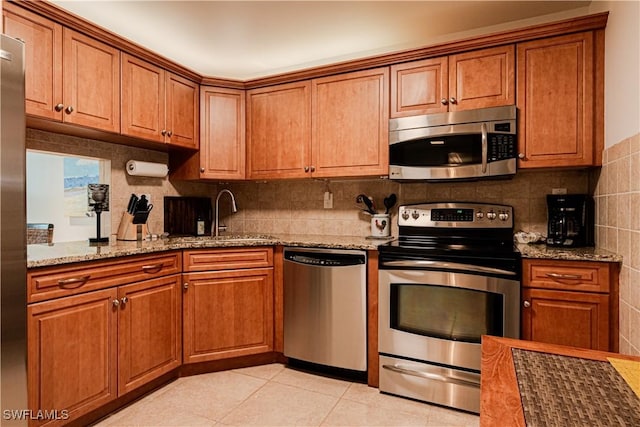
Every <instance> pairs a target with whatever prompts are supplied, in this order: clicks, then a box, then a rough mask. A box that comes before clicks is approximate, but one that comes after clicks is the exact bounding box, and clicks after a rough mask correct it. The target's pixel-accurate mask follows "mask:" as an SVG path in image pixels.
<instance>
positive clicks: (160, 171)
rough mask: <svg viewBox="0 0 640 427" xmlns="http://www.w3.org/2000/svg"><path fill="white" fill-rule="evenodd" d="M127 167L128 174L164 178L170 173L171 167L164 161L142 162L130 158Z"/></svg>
mask: <svg viewBox="0 0 640 427" xmlns="http://www.w3.org/2000/svg"><path fill="white" fill-rule="evenodd" d="M125 169H126V171H127V174H128V175H131V176H146V177H151V178H164V177H165V176H167V174H168V173H169V168H168V167H167V165H166V164H164V163H151V162H142V161H139V160H129V161H128V162H127V164H126V166H125Z"/></svg>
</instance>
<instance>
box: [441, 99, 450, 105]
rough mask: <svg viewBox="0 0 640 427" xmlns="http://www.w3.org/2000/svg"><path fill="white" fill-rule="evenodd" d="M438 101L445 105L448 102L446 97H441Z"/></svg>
mask: <svg viewBox="0 0 640 427" xmlns="http://www.w3.org/2000/svg"><path fill="white" fill-rule="evenodd" d="M440 103H441V104H442V105H447V104H448V103H449V101H447V98H442V99H441V100H440Z"/></svg>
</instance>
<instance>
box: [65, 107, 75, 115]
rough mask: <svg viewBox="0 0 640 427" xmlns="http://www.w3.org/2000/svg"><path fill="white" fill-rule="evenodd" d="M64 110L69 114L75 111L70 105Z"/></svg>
mask: <svg viewBox="0 0 640 427" xmlns="http://www.w3.org/2000/svg"><path fill="white" fill-rule="evenodd" d="M64 112H65V113H67V114H71V113H73V107H72V106H71V105H69V106H68V107H67V108H65V109H64Z"/></svg>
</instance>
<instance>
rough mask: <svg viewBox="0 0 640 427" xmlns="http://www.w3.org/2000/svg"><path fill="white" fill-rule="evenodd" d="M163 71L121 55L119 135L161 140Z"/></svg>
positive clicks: (163, 109)
mask: <svg viewBox="0 0 640 427" xmlns="http://www.w3.org/2000/svg"><path fill="white" fill-rule="evenodd" d="M164 99H165V71H164V70H163V69H162V68H160V67H156V66H155V65H151V64H149V63H148V62H146V61H143V60H141V59H138V58H136V57H133V56H131V55H127V54H126V53H123V54H122V134H123V135H129V136H133V137H138V138H144V139H149V140H152V141H158V142H164V135H163V134H162V132H163V131H164V132H166V130H165V128H164V118H165V102H164Z"/></svg>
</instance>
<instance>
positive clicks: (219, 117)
mask: <svg viewBox="0 0 640 427" xmlns="http://www.w3.org/2000/svg"><path fill="white" fill-rule="evenodd" d="M245 158H246V154H245V91H243V90H236V89H223V88H216V87H207V86H202V87H201V88H200V165H199V166H200V170H199V171H200V173H199V176H200V177H201V178H206V179H244V177H245Z"/></svg>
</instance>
